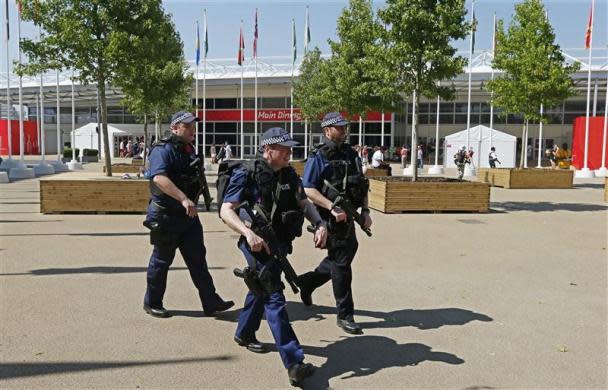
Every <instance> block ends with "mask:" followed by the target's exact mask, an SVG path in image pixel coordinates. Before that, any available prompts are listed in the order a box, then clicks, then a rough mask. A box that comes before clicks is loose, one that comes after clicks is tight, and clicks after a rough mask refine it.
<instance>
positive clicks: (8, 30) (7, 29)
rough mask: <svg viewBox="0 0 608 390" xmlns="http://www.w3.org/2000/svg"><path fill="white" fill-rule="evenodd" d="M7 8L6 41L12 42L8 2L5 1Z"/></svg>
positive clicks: (5, 14) (5, 15)
mask: <svg viewBox="0 0 608 390" xmlns="http://www.w3.org/2000/svg"><path fill="white" fill-rule="evenodd" d="M4 5H5V6H6V7H5V11H6V12H5V13H4V17H5V18H6V40H7V41H8V40H10V39H11V32H10V28H9V25H8V0H5V2H4Z"/></svg>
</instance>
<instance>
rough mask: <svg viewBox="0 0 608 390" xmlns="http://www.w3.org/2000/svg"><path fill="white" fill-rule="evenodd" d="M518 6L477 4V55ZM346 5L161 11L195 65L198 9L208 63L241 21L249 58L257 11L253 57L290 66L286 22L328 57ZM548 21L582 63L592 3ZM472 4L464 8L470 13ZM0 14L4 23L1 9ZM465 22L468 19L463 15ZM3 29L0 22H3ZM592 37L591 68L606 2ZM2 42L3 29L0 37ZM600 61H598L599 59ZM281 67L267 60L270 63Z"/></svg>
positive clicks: (602, 45)
mask: <svg viewBox="0 0 608 390" xmlns="http://www.w3.org/2000/svg"><path fill="white" fill-rule="evenodd" d="M516 3H518V1H509V0H476V2H475V15H476V17H477V19H478V21H479V24H478V30H477V31H478V32H477V35H476V51H481V50H483V49H489V48H490V46H491V41H492V16H493V14H494V13H496V15H497V18H503V19H504V20H505V21H506V22H507V23H508V22H509V21H510V20H511V18H512V15H513V12H514V5H515V4H516ZM347 4H348V1H347V0H307V1H304V0H257V1H255V0H215V1H202V0H164V1H163V5H164V7H165V10H166V11H167V12H168V13H170V14H171V15H172V19H173V21H174V23H175V26H176V28H177V30H178V32H179V33H180V36H181V37H182V40H183V42H184V53H185V56H186V59H187V60H190V61H193V60H194V55H195V54H194V53H195V36H196V27H195V26H196V21H197V20H198V21H199V22H200V26H201V27H200V28H201V40H202V39H203V10H204V9H206V10H207V22H208V34H209V54H208V58H209V59H211V60H213V59H234V61H235V63H236V55H237V51H238V37H239V26H240V21H241V19H242V20H243V25H244V27H243V28H244V32H243V33H244V37H245V57H246V59H248V58H251V55H252V44H253V29H254V14H255V9H256V7H257V8H258V10H259V21H258V26H259V41H258V55H259V57H260V58H261V59H262V60H263V59H264V57H284V58H285V61H284V63H288V62H289V57H290V55H291V45H292V41H291V20H292V18H293V19H294V20H295V23H296V35H297V38H296V39H297V50H298V56H299V57H300V58H301V56H302V54H303V38H304V23H305V12H306V6H307V5H308V6H309V13H310V31H311V42H310V47H311V48H312V47H315V46H318V47H319V48H320V49H321V51H322V52H323V53H329V46H328V43H327V40H328V39H334V40H335V39H336V33H335V23H336V19H337V18H338V16H339V15H340V13H341V11H342V9H343V8H344V7H346V6H347ZM544 4H545V6H546V8H547V10H548V16H549V20H550V22H551V24H552V25H553V27H554V31H555V33H556V40H557V43H558V44H559V45H560V46H561V47H562V49H564V50H566V51H567V52H570V53H574V55H575V56H577V57H580V58H586V56H587V52H586V51H585V50H584V49H583V48H584V39H585V30H586V27H587V21H588V17H589V8H590V5H591V0H545V1H544ZM373 5H374V8H376V9H378V8H380V7H383V6H385V2H384V1H378V0H375V1H373ZM470 5H471V1H470V0H467V2H466V6H467V9H468V10H470ZM1 8H2V10H1V12H0V14H1V17H2V21H4V14H5V10H4V6H2V7H1ZM16 13H17V11H16V5H15V1H13V0H9V15H10V20H11V24H10V26H11V42H10V48H11V54H10V57H11V59H16V57H17V40H16V39H15V37H16V36H17V16H16ZM467 19H468V16H467ZM2 24H3V23H2ZM593 31H594V33H593V47H594V50H593V53H594V57H596V56H597V57H598V58H597V59H596V60H594V63H597V62H601V63H606V61H608V46H607V45H608V0H596V2H595V21H594V30H593ZM36 34H37V30H36V28H35V27H34V26H33V25H31V24H29V23H23V24H22V35H23V36H28V37H35V36H36ZM0 35H1V36H2V40H4V36H5V29H4V26H2V32H1V34H0ZM454 46H455V47H456V48H458V49H460V50H463V51H468V47H469V43H468V40H460V41H456V42H454ZM4 47H5V46H4V44H3V45H2V50H1V51H0V72H2V73H4V72H6V55H5V53H6V52H5V50H6V49H5V48H4ZM600 57H603V58H600ZM273 61H274V62H280V59H277V58H275V59H272V60H269V62H273Z"/></svg>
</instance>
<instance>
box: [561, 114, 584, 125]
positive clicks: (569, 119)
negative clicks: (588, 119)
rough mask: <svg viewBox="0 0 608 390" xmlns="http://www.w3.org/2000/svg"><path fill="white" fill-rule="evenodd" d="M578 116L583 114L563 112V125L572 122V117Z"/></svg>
mask: <svg viewBox="0 0 608 390" xmlns="http://www.w3.org/2000/svg"><path fill="white" fill-rule="evenodd" d="M579 116H585V115H584V114H581V113H575V114H573V113H565V114H564V125H572V124H573V122H574V119H576V118H577V117H579Z"/></svg>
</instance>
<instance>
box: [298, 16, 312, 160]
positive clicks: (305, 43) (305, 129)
mask: <svg viewBox="0 0 608 390" xmlns="http://www.w3.org/2000/svg"><path fill="white" fill-rule="evenodd" d="M309 31H310V25H309V24H308V6H306V26H305V27H304V57H306V54H308V42H309V39H310V34H309ZM300 74H302V72H300ZM307 158H308V119H304V159H307Z"/></svg>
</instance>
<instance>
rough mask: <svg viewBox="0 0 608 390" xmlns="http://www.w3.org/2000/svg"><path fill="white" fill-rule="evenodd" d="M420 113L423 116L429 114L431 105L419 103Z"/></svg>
mask: <svg viewBox="0 0 608 390" xmlns="http://www.w3.org/2000/svg"><path fill="white" fill-rule="evenodd" d="M418 112H419V113H421V114H426V113H428V112H429V104H428V103H418Z"/></svg>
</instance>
